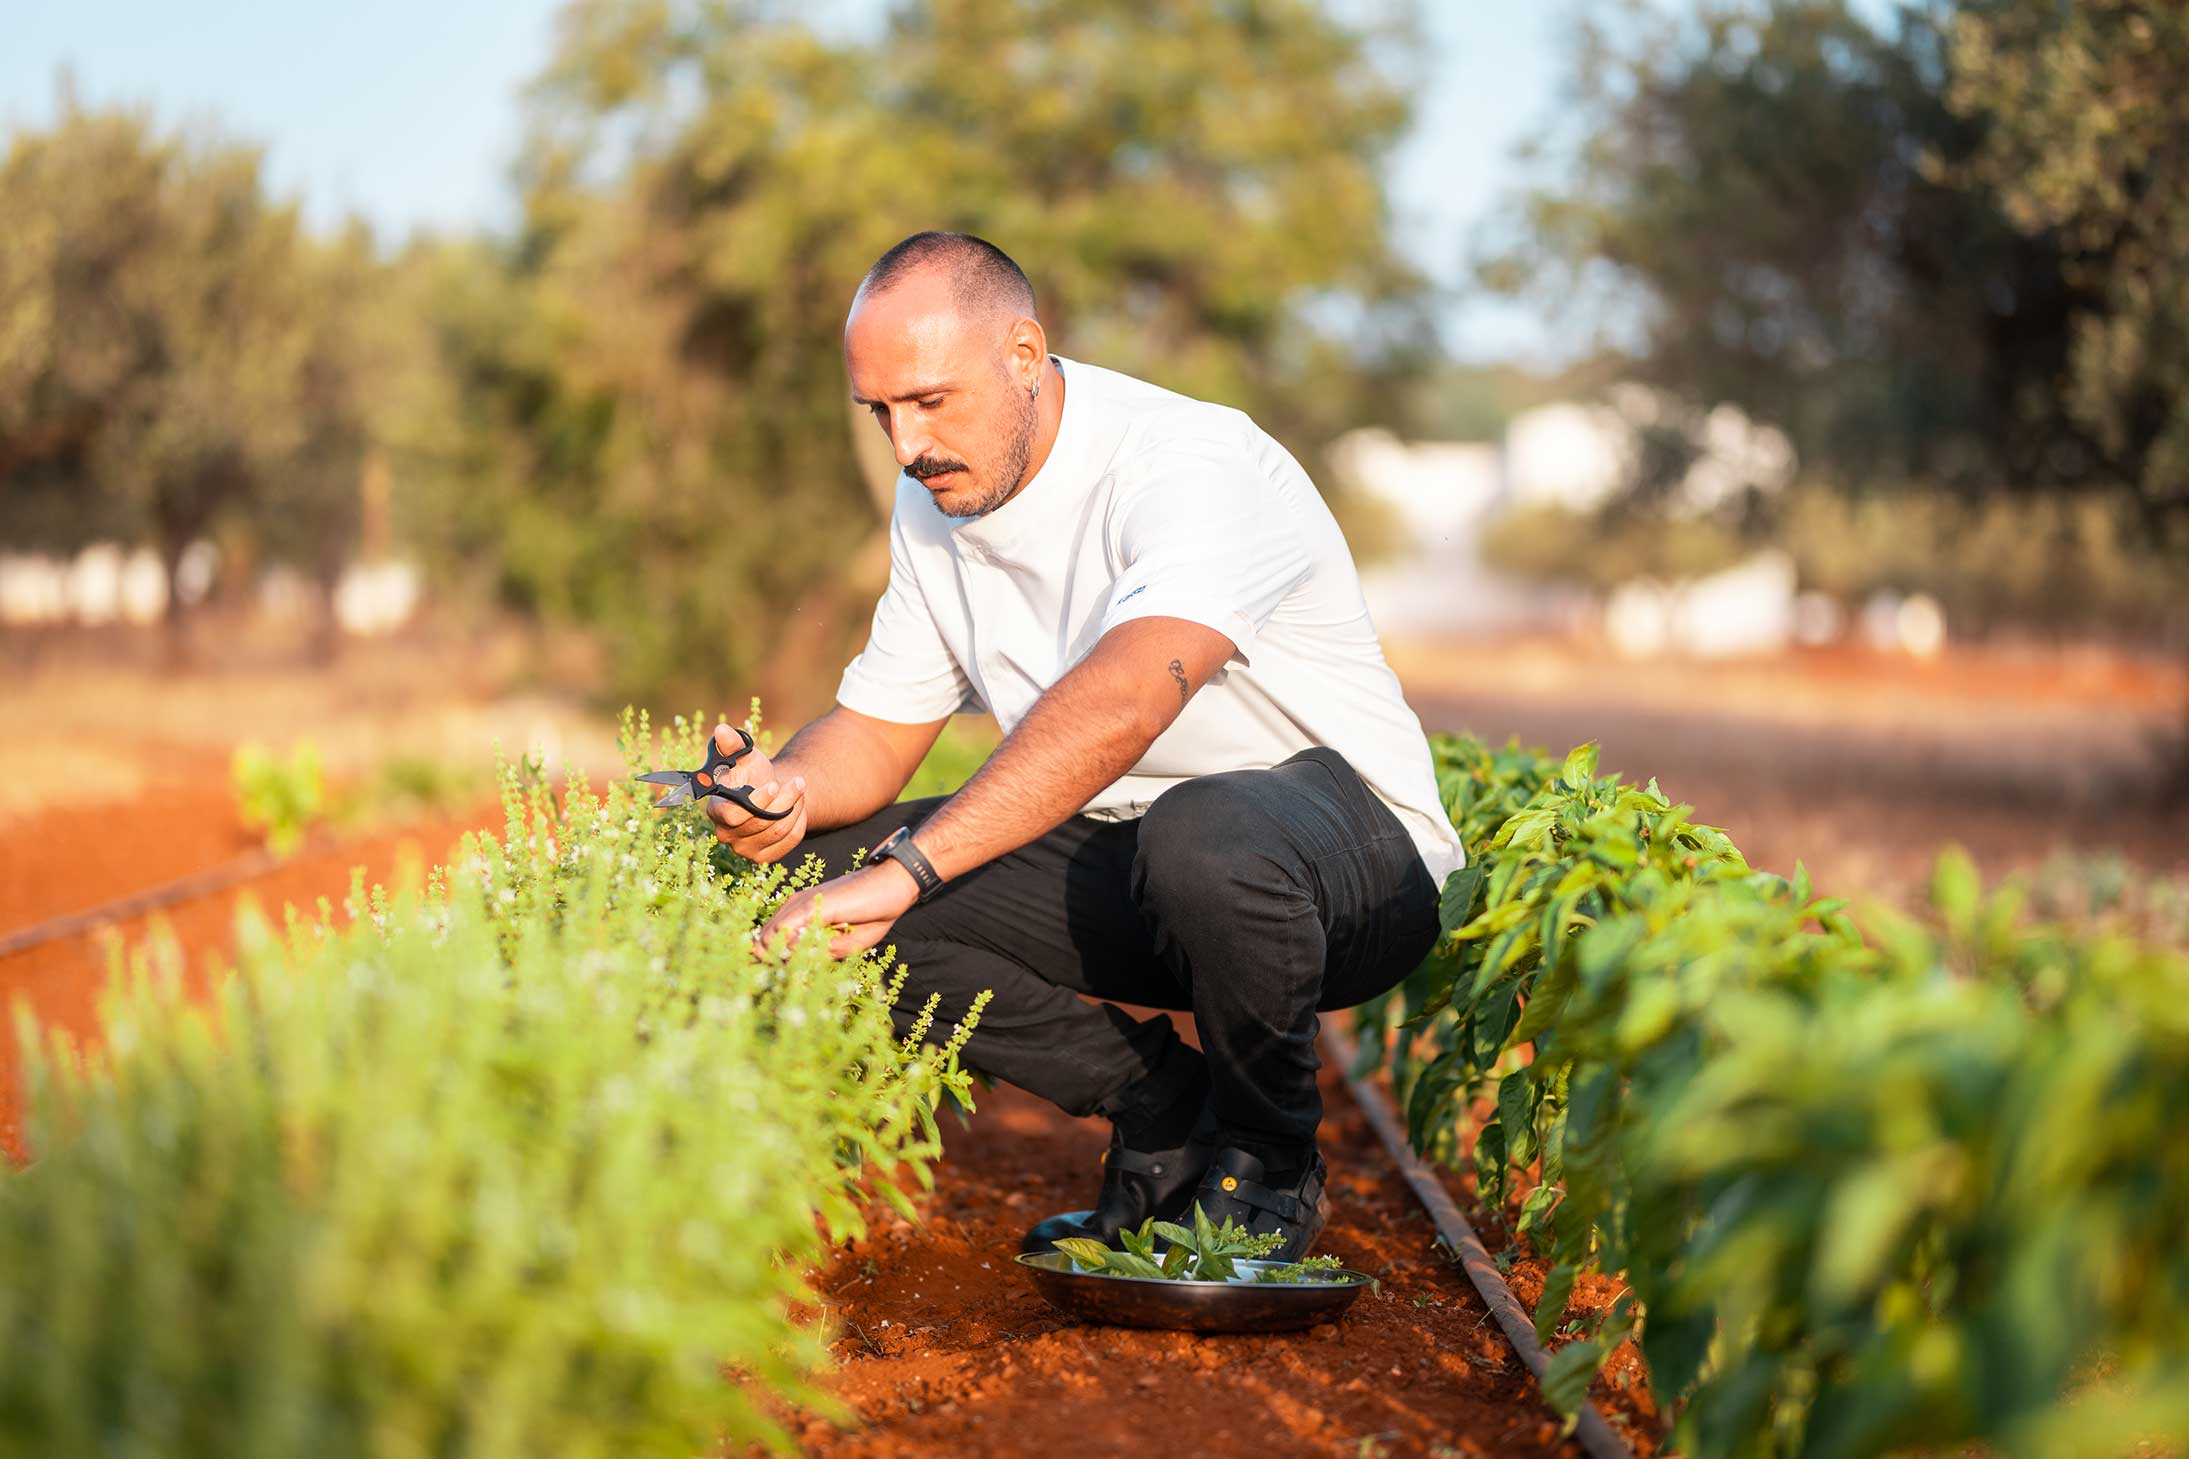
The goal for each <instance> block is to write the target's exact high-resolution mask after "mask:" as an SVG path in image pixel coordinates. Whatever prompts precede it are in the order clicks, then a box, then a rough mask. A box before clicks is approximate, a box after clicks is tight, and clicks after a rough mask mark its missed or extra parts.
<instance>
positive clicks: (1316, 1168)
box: [1186, 1145, 1326, 1261]
mask: <svg viewBox="0 0 2189 1459" xmlns="http://www.w3.org/2000/svg"><path fill="white" fill-rule="evenodd" d="M1325 1174H1326V1172H1325V1170H1324V1168H1323V1157H1322V1153H1321V1152H1320V1151H1316V1152H1314V1153H1313V1154H1312V1155H1311V1156H1310V1157H1309V1160H1308V1164H1307V1168H1306V1169H1305V1170H1302V1171H1301V1172H1300V1173H1299V1174H1298V1175H1297V1176H1295V1177H1294V1178H1293V1179H1292V1180H1290V1181H1289V1182H1286V1183H1284V1184H1281V1185H1272V1184H1270V1182H1269V1180H1268V1171H1267V1169H1266V1168H1265V1167H1264V1166H1263V1164H1262V1162H1261V1161H1260V1160H1258V1159H1256V1158H1255V1157H1254V1156H1252V1155H1249V1154H1248V1153H1247V1152H1246V1151H1244V1150H1241V1149H1238V1148H1236V1147H1235V1146H1230V1145H1227V1146H1225V1147H1224V1148H1223V1149H1221V1150H1219V1151H1217V1152H1216V1156H1215V1158H1214V1159H1212V1160H1211V1161H1209V1164H1208V1169H1207V1171H1206V1172H1205V1173H1204V1174H1203V1175H1202V1177H1201V1184H1200V1187H1199V1188H1198V1189H1197V1190H1196V1191H1195V1192H1194V1194H1193V1199H1194V1200H1195V1201H1198V1202H1200V1205H1201V1210H1202V1212H1203V1213H1204V1214H1205V1215H1207V1217H1208V1218H1209V1220H1210V1221H1211V1222H1212V1223H1213V1224H1215V1225H1218V1226H1221V1225H1223V1224H1224V1222H1225V1221H1227V1220H1228V1221H1234V1222H1237V1223H1238V1224H1239V1225H1241V1226H1244V1227H1246V1229H1247V1230H1248V1231H1250V1232H1253V1233H1255V1234H1257V1235H1259V1234H1261V1233H1264V1232H1269V1231H1281V1232H1283V1233H1284V1238H1285V1240H1284V1245H1282V1246H1280V1247H1278V1248H1277V1249H1276V1250H1275V1251H1273V1252H1271V1253H1270V1254H1269V1256H1268V1258H1267V1259H1268V1260H1270V1261H1299V1260H1300V1259H1301V1258H1303V1257H1305V1256H1306V1255H1307V1254H1308V1251H1309V1250H1310V1249H1311V1248H1312V1247H1313V1246H1314V1245H1315V1238H1316V1237H1318V1236H1320V1235H1322V1230H1323V1181H1324V1177H1325ZM1186 1209H1187V1211H1188V1212H1189V1213H1190V1212H1191V1211H1192V1209H1193V1206H1192V1204H1191V1203H1190V1202H1189V1203H1188V1205H1187V1207H1186Z"/></svg>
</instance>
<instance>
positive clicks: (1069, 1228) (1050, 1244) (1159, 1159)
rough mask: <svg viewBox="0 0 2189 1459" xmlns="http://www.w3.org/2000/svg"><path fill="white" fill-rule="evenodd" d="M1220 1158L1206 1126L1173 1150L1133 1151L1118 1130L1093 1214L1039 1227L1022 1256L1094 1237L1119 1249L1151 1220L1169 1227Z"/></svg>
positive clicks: (1069, 1214)
mask: <svg viewBox="0 0 2189 1459" xmlns="http://www.w3.org/2000/svg"><path fill="white" fill-rule="evenodd" d="M1215 1153H1216V1140H1215V1131H1214V1129H1213V1127H1211V1126H1209V1125H1208V1124H1207V1123H1206V1122H1205V1121H1204V1123H1203V1125H1202V1126H1201V1127H1199V1128H1196V1129H1195V1130H1194V1132H1193V1133H1192V1134H1191V1135H1189V1136H1188V1137H1187V1138H1186V1143H1185V1144H1183V1145H1180V1146H1178V1147H1177V1148H1176V1149H1171V1150H1129V1149H1127V1148H1126V1147H1125V1137H1124V1135H1123V1134H1122V1133H1121V1132H1120V1131H1118V1130H1117V1129H1116V1128H1114V1127H1113V1128H1112V1129H1111V1131H1110V1148H1109V1149H1108V1150H1106V1151H1104V1152H1103V1155H1102V1190H1101V1192H1100V1194H1098V1195H1097V1196H1096V1197H1095V1203H1094V1209H1093V1210H1091V1211H1066V1212H1065V1213H1063V1214H1062V1215H1058V1216H1050V1217H1048V1218H1047V1219H1046V1220H1043V1221H1040V1222H1038V1223H1036V1224H1035V1226H1034V1227H1033V1229H1032V1230H1030V1231H1028V1232H1027V1233H1026V1235H1025V1236H1024V1237H1022V1238H1021V1239H1020V1241H1019V1250H1020V1251H1023V1252H1037V1251H1054V1250H1056V1243H1057V1238H1058V1237H1061V1236H1091V1237H1093V1238H1094V1239H1095V1240H1097V1241H1099V1242H1101V1243H1102V1244H1103V1245H1104V1246H1110V1247H1114V1246H1116V1245H1117V1233H1118V1232H1120V1231H1126V1230H1138V1229H1139V1227H1140V1223H1141V1222H1143V1221H1145V1220H1147V1219H1148V1218H1149V1217H1150V1216H1153V1217H1155V1218H1156V1219H1157V1220H1159V1221H1168V1220H1171V1219H1172V1218H1174V1217H1176V1216H1177V1215H1178V1214H1179V1213H1180V1212H1181V1211H1190V1210H1191V1209H1192V1206H1191V1205H1190V1204H1189V1203H1188V1202H1187V1200H1186V1197H1187V1196H1189V1195H1191V1194H1192V1193H1193V1189H1194V1187H1195V1186H1196V1185H1198V1184H1199V1183H1200V1180H1201V1172H1202V1171H1203V1170H1206V1169H1207V1168H1208V1163H1209V1157H1210V1156H1211V1155H1213V1154H1215Z"/></svg>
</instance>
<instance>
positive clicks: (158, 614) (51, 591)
mask: <svg viewBox="0 0 2189 1459" xmlns="http://www.w3.org/2000/svg"><path fill="white" fill-rule="evenodd" d="M219 565H220V552H219V549H218V548H216V547H214V546H213V544H212V543H210V542H194V543H192V544H191V545H190V546H189V547H187V548H185V549H184V550H183V553H182V557H181V559H180V561H178V562H177V563H176V565H175V580H174V583H173V584H172V585H171V584H170V583H169V582H168V574H167V569H166V567H165V566H164V565H162V564H161V562H160V559H159V556H158V554H156V553H154V552H153V551H152V550H151V549H150V548H144V547H140V548H137V549H136V550H134V551H125V550H124V549H123V548H122V547H121V546H120V545H119V544H117V543H113V542H97V543H93V544H92V545H91V546H89V547H86V548H85V549H84V550H83V551H81V552H79V553H77V554H76V555H75V556H74V557H72V558H60V557H49V556H46V555H45V554H43V553H25V552H7V553H0V626H6V627H21V628H28V627H36V626H39V625H49V624H51V625H58V624H76V625H79V626H82V627H86V628H96V627H100V626H102V625H106V624H114V623H128V624H136V625H144V624H151V623H157V622H159V621H160V619H161V618H162V617H163V616H164V615H165V614H166V612H167V600H168V594H169V592H170V589H171V588H172V590H173V591H174V592H175V594H176V595H177V596H179V597H180V599H181V600H182V602H183V603H184V604H185V605H190V604H195V603H200V602H203V601H204V600H205V598H206V596H207V595H208V594H209V593H210V592H211V591H212V588H213V580H214V578H215V576H216V575H217V574H218V571H219ZM423 596H424V590H423V579H422V578H421V576H420V574H419V571H418V567H417V565H416V564H415V563H412V562H408V561H404V560H400V559H395V560H389V561H385V562H378V563H353V564H351V565H350V566H349V567H348V568H346V569H345V570H344V571H343V574H342V577H341V579H340V580H339V582H338V583H337V584H336V586H335V591H334V613H335V618H336V621H337V622H338V623H340V625H341V626H342V630H343V631H344V632H345V633H349V634H352V635H354V636H357V637H370V636H373V635H375V634H382V633H392V632H394V631H395V630H396V629H398V628H400V627H402V626H403V625H404V624H405V623H407V622H409V621H410V619H411V617H412V615H413V614H415V613H416V612H417V610H418V606H419V602H420V600H421V599H422V597H423ZM257 601H258V607H259V609H260V611H261V612H264V613H266V614H267V615H269V616H270V617H275V618H295V617H302V616H305V615H308V614H312V613H315V612H317V611H318V605H319V601H320V598H319V590H318V589H317V588H316V587H314V586H313V585H312V583H311V582H310V581H309V580H308V579H306V578H305V577H303V576H302V575H301V574H299V573H297V572H296V571H295V570H294V569H291V568H287V567H282V566H279V565H276V566H275V567H273V568H271V569H269V570H268V571H267V572H266V573H265V574H264V575H263V576H261V577H260V579H259V581H258V584H257Z"/></svg>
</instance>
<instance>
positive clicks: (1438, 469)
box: [1330, 384, 1797, 656]
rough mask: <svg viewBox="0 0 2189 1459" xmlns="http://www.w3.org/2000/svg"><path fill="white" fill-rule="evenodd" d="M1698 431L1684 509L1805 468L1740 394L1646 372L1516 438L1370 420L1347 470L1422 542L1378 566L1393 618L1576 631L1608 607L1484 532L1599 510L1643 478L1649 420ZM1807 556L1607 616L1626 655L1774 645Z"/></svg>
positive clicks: (1419, 627)
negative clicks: (1539, 513) (1535, 518)
mask: <svg viewBox="0 0 2189 1459" xmlns="http://www.w3.org/2000/svg"><path fill="white" fill-rule="evenodd" d="M1673 429H1676V430H1678V431H1680V432H1682V433H1683V434H1684V435H1685V436H1686V437H1687V439H1688V441H1689V443H1690V445H1691V447H1692V448H1693V449H1694V452H1695V460H1694V462H1693V464H1692V466H1691V467H1690V469H1689V471H1688V473H1687V475H1686V476H1685V477H1684V478H1683V479H1682V480H1681V482H1680V483H1679V485H1678V486H1677V487H1676V488H1675V489H1674V491H1673V494H1672V500H1673V504H1674V508H1675V510H1676V511H1680V512H1684V513H1688V514H1695V515H1699V514H1702V513H1704V512H1708V511H1709V510H1711V509H1712V508H1715V507H1717V506H1719V505H1721V504H1723V503H1725V502H1726V501H1728V500H1729V499H1730V498H1732V497H1733V496H1734V495H1736V494H1737V493H1738V492H1740V491H1742V490H1745V489H1747V488H1749V487H1751V486H1753V487H1755V488H1757V489H1759V490H1763V491H1777V490H1780V489H1781V488H1783V487H1784V486H1785V485H1786V484H1787V483H1788V482H1790V481H1791V480H1792V479H1793V475H1794V466H1795V458H1794V450H1793V445H1792V443H1791V442H1790V441H1789V440H1788V439H1787V437H1786V435H1785V433H1783V432H1781V431H1779V430H1777V429H1776V428H1774V427H1771V426H1766V425H1758V424H1756V423H1755V422H1753V421H1751V420H1750V419H1749V418H1748V417H1747V416H1746V415H1745V414H1743V413H1742V412H1741V411H1740V410H1739V409H1738V408H1737V407H1734V406H1730V405H1721V406H1718V407H1717V408H1715V409H1713V410H1711V411H1709V412H1707V413H1704V414H1702V415H1700V416H1697V415H1695V414H1694V413H1692V412H1689V411H1687V410H1685V409H1684V408H1683V407H1681V406H1679V405H1678V404H1677V403H1676V402H1674V401H1673V400H1672V399H1671V398H1670V397H1668V396H1664V395H1661V394H1659V393H1658V392H1656V391H1653V390H1650V389H1648V388H1647V387H1644V386H1640V385H1631V384H1630V385H1619V386H1614V387H1613V388H1612V389H1611V390H1610V391H1608V392H1607V394H1606V398H1605V400H1604V402H1603V403H1601V404H1581V403H1577V402H1570V401H1562V402H1558V403H1554V404H1550V405H1543V406H1538V407H1536V408H1535V409H1533V410H1529V411H1524V412H1522V413H1521V414H1520V415H1518V416H1516V417H1515V418H1514V419H1513V420H1512V421H1511V422H1510V423H1509V424H1508V426H1507V428H1506V430H1505V434H1504V438H1503V439H1502V440H1501V441H1498V442H1495V443H1491V442H1446V441H1423V442H1405V441H1400V440H1399V439H1398V438H1396V437H1395V436H1392V435H1391V434H1390V433H1389V432H1387V431H1381V430H1361V431H1354V432H1351V433H1350V434H1348V435H1345V436H1342V437H1340V438H1339V439H1338V440H1337V441H1335V442H1333V443H1332V445H1331V448H1330V455H1331V460H1332V464H1333V465H1334V466H1335V467H1336V468H1337V471H1338V473H1339V475H1340V476H1341V477H1343V478H1344V480H1345V481H1346V483H1347V484H1348V485H1350V486H1352V487H1353V488H1355V489H1356V490H1359V491H1361V492H1363V493H1365V494H1366V495H1368V496H1370V497H1373V498H1375V499H1376V500H1378V501H1381V502H1383V503H1385V504H1387V505H1388V506H1390V507H1391V508H1392V509H1393V510H1394V511H1395V512H1396V513H1397V515H1398V518H1399V520H1400V521H1401V522H1402V523H1403V524H1404V525H1405V527H1406V529H1407V531H1408V533H1409V534H1410V536H1411V537H1412V539H1413V546H1412V548H1411V550H1409V551H1408V552H1406V553H1405V554H1404V555H1403V556H1401V557H1399V558H1398V559H1397V560H1395V561H1389V562H1384V563H1379V564H1376V565H1375V566H1372V567H1369V568H1367V569H1366V570H1364V571H1363V573H1362V575H1361V588H1362V591H1363V592H1364V593H1365V594H1366V596H1367V598H1368V604H1369V611H1370V612H1371V614H1372V615H1373V616H1374V617H1375V620H1376V624H1377V626H1378V628H1380V629H1383V630H1386V631H1392V632H1399V633H1406V634H1417V635H1435V634H1440V633H1449V634H1457V635H1478V634H1485V633H1500V632H1513V631H1522V630H1529V629H1537V630H1540V629H1552V630H1559V629H1567V628H1571V627H1574V626H1576V625H1577V624H1578V623H1580V622H1583V621H1587V620H1589V619H1591V618H1594V617H1595V616H1596V610H1595V606H1594V605H1593V603H1592V602H1591V601H1590V597H1589V595H1588V594H1587V593H1585V592H1583V591H1582V590H1580V589H1578V588H1571V587H1554V586H1546V585H1541V584H1533V583H1526V582H1521V581H1517V580H1515V579H1512V578H1509V577H1506V576H1505V575H1503V574H1501V573H1498V572H1497V571H1495V570H1494V569H1492V568H1491V567H1490V566H1489V565H1488V564H1487V563H1486V562H1485V561H1484V560H1483V556H1482V550H1481V543H1482V536H1483V532H1484V530H1485V529H1486V528H1487V527H1488V525H1489V524H1490V523H1491V522H1492V521H1493V520H1495V519H1496V517H1497V516H1498V515H1500V514H1501V513H1503V512H1505V511H1507V510H1511V509H1513V508H1518V507H1544V506H1551V507H1559V508H1563V509H1565V510H1567V511H1572V512H1588V511H1593V510H1594V509H1596V508H1597V507H1600V506H1602V505H1603V504H1604V502H1605V501H1607V500H1608V499H1609V498H1610V497H1611V495H1612V494H1613V493H1614V492H1616V491H1618V490H1619V489H1620V488H1621V487H1622V486H1623V485H1624V484H1625V483H1626V482H1627V481H1628V480H1629V479H1630V478H1631V476H1632V473H1633V471H1634V470H1635V467H1636V466H1637V464H1638V462H1639V459H1640V455H1641V450H1642V437H1643V433H1644V432H1645V431H1649V430H1673ZM1794 589H1795V583H1794V570H1793V564H1792V562H1791V561H1790V560H1789V559H1787V558H1786V557H1785V555H1784V554H1783V553H1775V552H1774V553H1763V554H1759V555H1758V556H1757V557H1754V558H1751V559H1749V560H1748V561H1747V562H1743V563H1739V564H1736V565H1735V566H1733V567H1731V568H1729V569H1727V570H1726V571H1724V572H1721V573H1716V574H1712V575H1711V576H1709V577H1706V578H1702V579H1697V580H1694V581H1690V582H1681V583H1654V582H1648V581H1640V582H1636V583H1631V584H1628V585H1626V586H1624V587H1622V588H1621V589H1620V590H1619V591H1618V592H1616V593H1614V594H1613V595H1612V597H1611V598H1610V600H1609V601H1608V602H1607V603H1606V604H1605V605H1604V608H1603V610H1602V618H1601V622H1602V626H1603V628H1604V630H1605V632H1606V635H1607V637H1609V638H1610V640H1611V642H1612V643H1613V645H1614V647H1615V648H1617V649H1618V651H1620V652H1622V653H1631V654H1655V653H1666V652H1678V653H1687V654H1694V655H1702V656H1708V655H1723V654H1745V653H1762V652H1773V651H1776V650H1778V649H1782V648H1784V647H1785V646H1786V645H1787V643H1788V642H1789V641H1791V640H1792V639H1793V637H1794V636H1795V630H1796V626H1797V620H1796V613H1795V591H1794Z"/></svg>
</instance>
